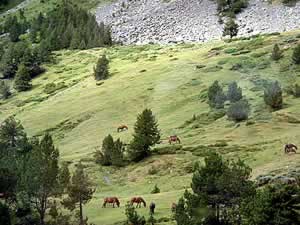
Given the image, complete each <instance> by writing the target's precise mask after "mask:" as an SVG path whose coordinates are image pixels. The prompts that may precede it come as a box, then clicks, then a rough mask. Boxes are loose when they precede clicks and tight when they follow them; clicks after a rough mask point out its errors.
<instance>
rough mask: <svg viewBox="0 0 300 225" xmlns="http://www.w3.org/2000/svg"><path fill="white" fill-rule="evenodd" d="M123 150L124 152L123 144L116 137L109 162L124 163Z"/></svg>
mask: <svg viewBox="0 0 300 225" xmlns="http://www.w3.org/2000/svg"><path fill="white" fill-rule="evenodd" d="M123 152H124V144H123V143H122V141H121V140H120V139H117V140H116V141H115V142H114V146H113V148H112V152H111V164H112V165H113V166H123V165H124V159H123Z"/></svg>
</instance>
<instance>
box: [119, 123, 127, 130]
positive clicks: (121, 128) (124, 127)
mask: <svg viewBox="0 0 300 225" xmlns="http://www.w3.org/2000/svg"><path fill="white" fill-rule="evenodd" d="M125 130H128V127H127V126H126V125H124V124H123V125H120V126H118V128H117V131H118V132H121V131H125Z"/></svg>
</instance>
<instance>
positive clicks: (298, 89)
mask: <svg viewBox="0 0 300 225" xmlns="http://www.w3.org/2000/svg"><path fill="white" fill-rule="evenodd" d="M293 95H294V96H295V97H296V98H300V85H298V84H295V86H294V90H293Z"/></svg>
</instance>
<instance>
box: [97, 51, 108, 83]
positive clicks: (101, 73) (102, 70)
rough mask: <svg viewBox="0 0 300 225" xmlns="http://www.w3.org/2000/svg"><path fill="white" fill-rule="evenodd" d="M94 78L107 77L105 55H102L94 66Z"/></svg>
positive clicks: (102, 78)
mask: <svg viewBox="0 0 300 225" xmlns="http://www.w3.org/2000/svg"><path fill="white" fill-rule="evenodd" d="M94 77H95V80H105V79H107V78H108V77H109V61H108V59H107V58H106V55H102V56H101V57H100V58H99V59H98V62H97V65H96V67H95V68H94Z"/></svg>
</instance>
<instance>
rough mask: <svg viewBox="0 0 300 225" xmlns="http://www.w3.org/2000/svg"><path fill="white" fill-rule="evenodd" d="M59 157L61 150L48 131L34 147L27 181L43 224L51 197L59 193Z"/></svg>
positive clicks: (30, 194) (32, 199)
mask: <svg viewBox="0 0 300 225" xmlns="http://www.w3.org/2000/svg"><path fill="white" fill-rule="evenodd" d="M58 159H59V151H58V149H57V148H56V147H55V146H54V143H53V140H52V137H51V135H50V134H48V133H47V134H45V135H44V136H43V138H42V139H41V141H40V142H38V143H36V145H35V146H34V148H33V153H32V154H31V159H30V163H31V167H30V170H29V171H28V174H29V175H30V176H29V181H28V183H27V191H28V194H29V196H31V201H32V202H34V203H35V204H34V207H35V209H36V211H37V212H38V214H39V217H40V224H41V225H44V224H45V216H46V211H47V209H48V208H49V207H50V205H49V201H50V199H51V197H54V196H56V195H57V189H58V186H59V180H58V175H59V166H58Z"/></svg>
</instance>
